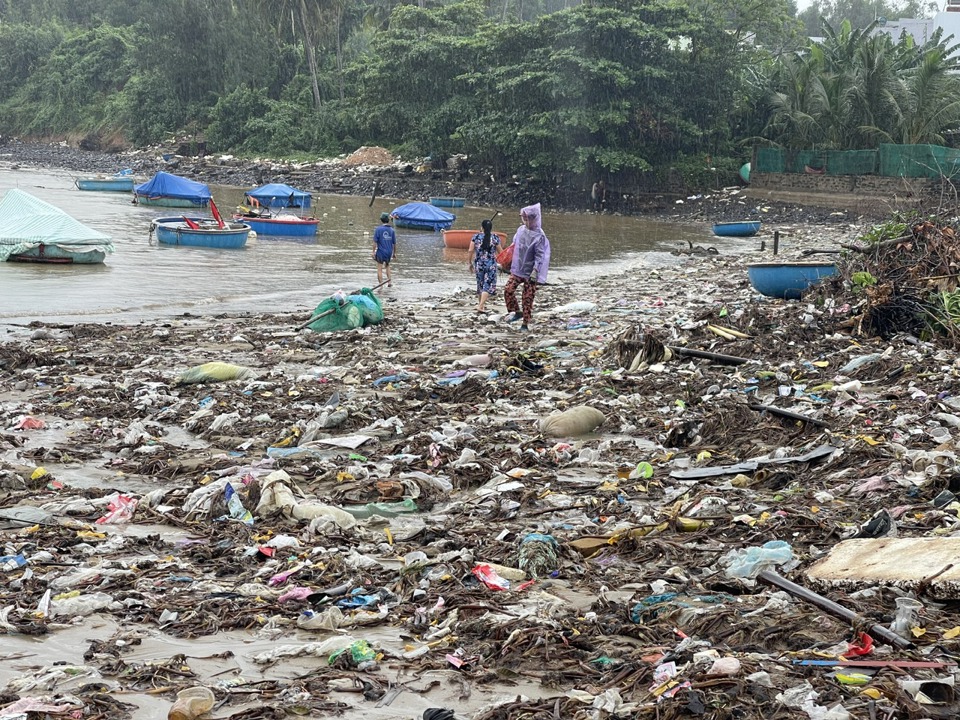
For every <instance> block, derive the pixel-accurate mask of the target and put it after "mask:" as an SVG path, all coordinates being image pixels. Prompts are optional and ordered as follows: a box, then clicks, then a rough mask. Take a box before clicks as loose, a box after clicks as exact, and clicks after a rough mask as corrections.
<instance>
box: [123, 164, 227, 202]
mask: <svg viewBox="0 0 960 720" xmlns="http://www.w3.org/2000/svg"><path fill="white" fill-rule="evenodd" d="M133 191H134V192H135V193H136V194H137V195H143V196H145V197H171V198H180V199H181V200H198V201H202V200H209V199H210V188H209V187H207V186H206V185H204V184H203V183H201V182H197V181H196V180H188V179H187V178H184V177H180V176H179V175H171V174H170V173H166V172H163V171H161V172H158V173H157V174H156V175H154V176H153V177H152V178H151V179H150V180H148V181H147V182H145V183H143V184H142V185H137V186H136V187H135V188H134V189H133Z"/></svg>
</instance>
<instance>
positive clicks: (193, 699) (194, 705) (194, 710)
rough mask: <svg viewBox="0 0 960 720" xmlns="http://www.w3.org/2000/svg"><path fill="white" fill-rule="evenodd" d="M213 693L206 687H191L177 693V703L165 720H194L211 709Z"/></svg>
mask: <svg viewBox="0 0 960 720" xmlns="http://www.w3.org/2000/svg"><path fill="white" fill-rule="evenodd" d="M214 700H215V698H214V697H213V692H212V691H211V690H210V688H206V687H192V688H187V689H186V690H181V691H180V692H178V693H177V701H176V702H175V703H174V704H173V707H172V708H170V712H169V713H167V720H195V718H197V717H199V716H201V715H203V714H204V713H208V712H210V710H211V709H212V708H213V702H214Z"/></svg>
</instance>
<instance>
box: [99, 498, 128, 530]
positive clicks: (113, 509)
mask: <svg viewBox="0 0 960 720" xmlns="http://www.w3.org/2000/svg"><path fill="white" fill-rule="evenodd" d="M137 502H138V501H137V499H136V498H132V497H130V496H129V495H121V494H120V493H117V494H116V495H114V496H113V497H112V498H111V499H110V502H109V503H108V504H107V510H108V512H107V514H106V515H104V516H103V517H102V518H98V519H97V520H96V524H97V525H105V524H107V523H125V522H130V519H131V518H132V517H133V512H134V510H136V509H137Z"/></svg>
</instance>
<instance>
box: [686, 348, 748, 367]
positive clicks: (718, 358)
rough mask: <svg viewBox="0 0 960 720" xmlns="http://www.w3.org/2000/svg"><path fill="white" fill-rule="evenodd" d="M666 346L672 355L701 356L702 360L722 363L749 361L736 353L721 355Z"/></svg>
mask: <svg viewBox="0 0 960 720" xmlns="http://www.w3.org/2000/svg"><path fill="white" fill-rule="evenodd" d="M667 347H669V348H670V350H671V351H672V352H673V354H674V355H686V356H688V357H695V358H703V359H704V360H713V361H714V362H718V363H722V364H724V365H743V364H744V363H748V362H750V360H749V359H748V358H742V357H737V356H736V355H721V354H720V353H712V352H707V351H706V350H694V349H693V348H684V347H675V346H673V345H668V346H667Z"/></svg>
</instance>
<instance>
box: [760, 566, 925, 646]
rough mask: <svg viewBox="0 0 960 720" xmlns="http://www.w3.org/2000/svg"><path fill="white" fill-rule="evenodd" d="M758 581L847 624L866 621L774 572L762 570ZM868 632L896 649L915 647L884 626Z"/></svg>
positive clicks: (873, 627) (870, 628)
mask: <svg viewBox="0 0 960 720" xmlns="http://www.w3.org/2000/svg"><path fill="white" fill-rule="evenodd" d="M757 580H760V581H761V582H765V583H767V584H768V585H773V586H774V587H777V588H780V589H781V590H785V591H786V592H788V593H790V594H791V595H793V596H794V597H798V598H800V599H801V600H805V601H806V602H808V603H810V604H811V605H815V606H816V607H818V608H820V609H821V610H823V611H825V612H828V613H830V614H831V615H833V616H834V617H837V618H840V619H841V620H845V621H846V622H848V623H850V625H851V626H854V627H855V626H856V625H857V623H859V622H862V621H863V620H865V618H862V617H860V616H858V615H857V614H856V613H855V612H854V611H853V610H849V609H848V608H845V607H843V606H842V605H840V604H838V603H835V602H834V601H833V600H830V599H828V598H825V597H823V596H822V595H817V594H816V593H815V592H813V591H812V590H807V588H805V587H803V586H802V585H797V584H796V583H795V582H791V581H790V580H787V579H786V578H785V577H782V576H780V575H778V574H777V573H775V572H773V571H772V570H761V571H760V574H758V575H757ZM867 632H868V633H870V634H871V635H873V637H874V638H876V639H877V640H880V641H881V642H885V643H887V644H889V645H893V646H894V647H898V648H912V647H913V643H912V642H910V641H909V640H906V639H904V638H902V637H900V636H899V635H897V634H896V633H895V632H893V631H892V630H888V629H887V628H885V627H883V626H882V625H870V626H869V627H867Z"/></svg>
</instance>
